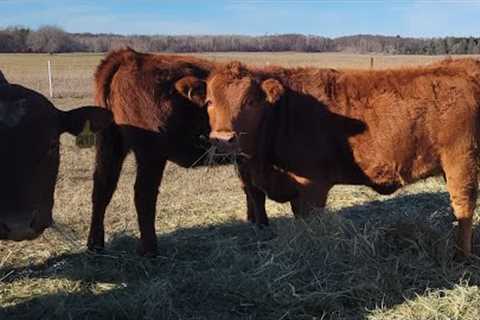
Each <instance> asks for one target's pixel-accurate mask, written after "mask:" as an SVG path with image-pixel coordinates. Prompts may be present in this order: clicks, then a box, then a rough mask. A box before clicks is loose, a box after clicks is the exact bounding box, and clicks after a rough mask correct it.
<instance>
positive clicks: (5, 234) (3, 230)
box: [0, 223, 10, 240]
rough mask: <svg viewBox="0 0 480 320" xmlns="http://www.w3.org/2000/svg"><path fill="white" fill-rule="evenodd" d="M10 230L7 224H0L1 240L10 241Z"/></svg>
mask: <svg viewBox="0 0 480 320" xmlns="http://www.w3.org/2000/svg"><path fill="white" fill-rule="evenodd" d="M9 233H10V228H9V227H8V226H7V225H6V224H5V223H0V240H2V239H8V234H9Z"/></svg>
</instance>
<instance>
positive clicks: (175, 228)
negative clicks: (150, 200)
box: [0, 53, 480, 320]
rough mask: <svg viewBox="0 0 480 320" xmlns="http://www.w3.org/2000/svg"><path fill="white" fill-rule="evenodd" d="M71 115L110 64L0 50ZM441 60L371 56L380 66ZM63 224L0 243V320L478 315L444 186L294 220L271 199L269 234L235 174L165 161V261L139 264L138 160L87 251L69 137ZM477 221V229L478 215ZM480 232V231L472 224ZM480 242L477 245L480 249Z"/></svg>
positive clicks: (160, 229)
mask: <svg viewBox="0 0 480 320" xmlns="http://www.w3.org/2000/svg"><path fill="white" fill-rule="evenodd" d="M205 56H207V57H208V58H211V59H216V60H220V61H225V60H228V59H238V60H242V61H245V62H247V63H257V64H267V63H269V64H282V65H288V66H301V65H315V66H328V67H345V68H369V67H370V65H369V63H370V60H369V59H370V57H369V56H360V55H343V54H342V55H340V54H339V55H335V54H312V55H308V54H299V53H283V54H266V53H263V54H244V53H231V54H206V55H205ZM48 59H51V60H52V61H53V62H52V63H53V66H54V69H53V70H54V93H55V98H54V99H53V101H54V102H55V103H56V105H57V106H58V107H60V108H63V109H69V108H71V107H73V106H77V105H81V104H89V103H92V95H91V92H92V75H93V71H94V69H95V66H96V65H97V63H98V62H99V60H100V59H101V55H90V54H88V55H75V54H72V55H54V56H49V55H0V70H3V71H4V73H5V76H6V77H7V79H9V80H10V81H11V82H18V83H22V84H25V85H27V86H29V87H32V88H35V89H37V90H39V91H41V92H43V93H47V92H48V86H47V85H48V82H47V77H46V74H47V73H46V61H47V60H48ZM434 59H438V58H432V57H420V56H408V57H402V56H394V57H389V56H375V65H376V67H378V68H383V67H388V66H394V67H396V66H400V65H414V64H424V63H428V62H429V61H432V60H434ZM62 143H63V144H62V148H61V154H62V163H61V168H60V174H59V178H58V183H57V189H56V203H55V208H54V210H55V211H54V217H55V220H56V226H55V228H53V229H50V230H48V231H46V232H45V234H44V235H43V236H42V237H40V238H39V239H37V240H36V241H34V242H21V243H10V242H0V319H372V320H380V319H387V320H390V319H391V320H393V319H398V320H400V319H407V320H408V319H411V320H413V319H459V320H460V319H466V320H476V319H480V289H479V287H478V285H479V284H480V259H478V258H475V257H474V258H472V259H471V260H469V261H464V262H456V261H453V259H452V258H453V240H454V231H455V222H454V219H453V215H452V212H451V209H450V206H449V199H448V194H447V193H446V190H445V186H444V182H443V180H442V179H440V178H431V179H428V180H425V181H422V182H419V183H417V184H414V185H411V186H409V187H407V188H405V189H402V190H400V191H399V192H397V193H396V194H395V195H393V196H388V197H386V196H380V195H377V194H376V193H374V192H373V191H371V190H370V189H368V188H365V187H352V186H337V187H335V188H334V189H333V190H332V192H331V194H330V195H329V199H328V204H327V212H326V213H325V214H324V215H322V216H318V217H315V218H313V219H309V220H307V221H295V220H294V219H293V217H292V214H291V212H290V208H289V206H288V205H282V204H277V203H274V202H268V212H269V215H270V217H271V218H272V227H271V231H270V233H274V234H275V235H276V236H275V237H273V238H272V237H271V234H269V232H262V231H258V230H256V229H255V228H254V227H252V226H251V225H249V224H247V223H245V222H244V218H245V217H244V216H245V203H244V196H243V193H242V191H241V189H240V185H239V182H238V179H237V177H236V173H235V170H234V168H233V167H229V166H225V167H213V168H198V169H190V170H186V169H182V168H179V167H177V166H175V165H172V164H169V165H168V166H167V170H166V173H165V177H164V180H163V183H162V187H161V190H160V195H159V201H158V204H157V218H156V228H157V234H158V238H159V243H158V245H159V253H160V254H159V256H158V257H157V258H155V259H147V258H141V257H138V256H136V255H135V253H134V249H135V241H136V237H137V236H138V228H137V224H136V214H135V209H134V205H133V181H134V177H135V165H134V162H133V158H132V157H131V156H129V158H128V159H127V161H126V163H125V165H124V167H123V173H122V177H121V180H120V182H119V186H118V190H117V192H116V193H115V195H114V198H113V201H112V203H111V204H110V206H109V208H108V211H107V219H106V232H107V241H108V244H107V250H106V252H105V254H102V255H93V254H90V253H88V252H86V251H85V243H86V237H87V233H88V227H89V220H90V209H91V205H90V194H91V189H92V175H93V164H94V152H93V150H91V149H88V150H79V149H77V148H76V147H75V145H74V140H73V138H72V137H71V136H68V135H64V136H63V137H62ZM477 221H478V220H477ZM476 225H477V224H476ZM479 243H480V239H479V237H478V236H476V238H475V242H474V252H475V253H477V254H478V253H479V252H480V251H479V248H478V246H479Z"/></svg>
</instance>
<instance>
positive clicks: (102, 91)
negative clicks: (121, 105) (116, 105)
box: [95, 48, 137, 109]
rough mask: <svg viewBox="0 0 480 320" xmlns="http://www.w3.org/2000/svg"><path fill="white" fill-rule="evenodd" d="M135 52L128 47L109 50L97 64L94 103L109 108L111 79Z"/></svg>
mask: <svg viewBox="0 0 480 320" xmlns="http://www.w3.org/2000/svg"><path fill="white" fill-rule="evenodd" d="M136 54H137V53H136V52H135V51H134V50H133V49H130V48H125V49H120V50H115V51H112V52H110V53H109V54H108V55H107V56H106V57H105V58H104V59H103V60H102V61H101V62H100V64H99V65H98V67H97V70H96V71H95V103H96V104H97V105H99V106H101V107H104V108H107V109H110V106H109V105H108V98H109V96H110V89H111V84H112V79H113V77H114V76H115V73H117V71H118V69H119V68H120V66H121V65H122V64H124V63H127V61H128V60H130V59H132V57H134V56H135V55H136Z"/></svg>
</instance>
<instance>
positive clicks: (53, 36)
mask: <svg viewBox="0 0 480 320" xmlns="http://www.w3.org/2000/svg"><path fill="white" fill-rule="evenodd" d="M126 46H129V47H131V48H133V49H135V50H138V51H143V52H221V51H250V52H254V51H272V52H275V51H299V52H351V53H385V54H427V55H437V54H438V55H444V54H480V38H477V37H468V38H467V37H445V38H404V37H400V36H396V37H393V36H381V35H354V36H346V37H339V38H327V37H322V36H316V35H302V34H279V35H264V36H244V35H215V36H212V35H198V36H168V35H154V36H144V35H132V36H124V35H116V34H91V33H67V32H65V31H64V30H62V29H61V28H58V27H55V26H43V27H40V28H38V29H37V30H31V29H29V28H25V27H17V26H14V27H7V28H5V29H0V52H44V53H59V52H106V51H109V50H112V49H118V48H123V47H126Z"/></svg>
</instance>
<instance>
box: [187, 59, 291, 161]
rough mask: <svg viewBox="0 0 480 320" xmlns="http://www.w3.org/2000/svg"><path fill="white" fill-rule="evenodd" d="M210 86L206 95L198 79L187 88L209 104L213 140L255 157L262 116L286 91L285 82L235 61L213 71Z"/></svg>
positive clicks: (207, 105)
mask: <svg viewBox="0 0 480 320" xmlns="http://www.w3.org/2000/svg"><path fill="white" fill-rule="evenodd" d="M197 81H199V82H201V80H197ZM192 83H193V82H192ZM206 87H207V90H206V92H205V94H203V96H202V91H201V90H197V89H196V88H201V85H200V84H199V83H198V82H197V83H195V85H191V86H190V87H189V88H188V90H185V91H188V92H190V94H189V95H190V96H191V97H196V98H195V99H196V100H197V101H199V100H201V101H203V102H204V104H205V105H206V107H207V110H208V116H209V121H210V127H211V133H210V140H211V141H212V143H214V144H215V145H217V147H218V148H219V149H220V150H222V151H223V152H228V153H240V154H243V155H245V156H247V157H252V156H254V155H255V150H256V141H257V138H258V134H259V130H260V125H261V122H262V119H264V115H265V113H266V112H269V111H271V110H273V109H272V108H274V107H275V105H277V104H278V102H279V101H280V99H281V97H282V96H283V95H284V93H285V89H284V87H283V86H282V84H281V83H280V82H279V81H278V80H276V79H272V78H269V79H260V78H257V77H256V76H255V75H253V74H252V73H251V72H249V71H248V70H247V69H246V68H245V67H244V66H243V65H242V64H240V63H239V62H232V63H230V64H228V65H226V66H223V67H221V68H218V69H217V70H215V71H214V72H212V74H211V75H210V77H209V78H208V79H207V81H206ZM191 100H192V101H193V100H194V99H193V98H192V99H191Z"/></svg>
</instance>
